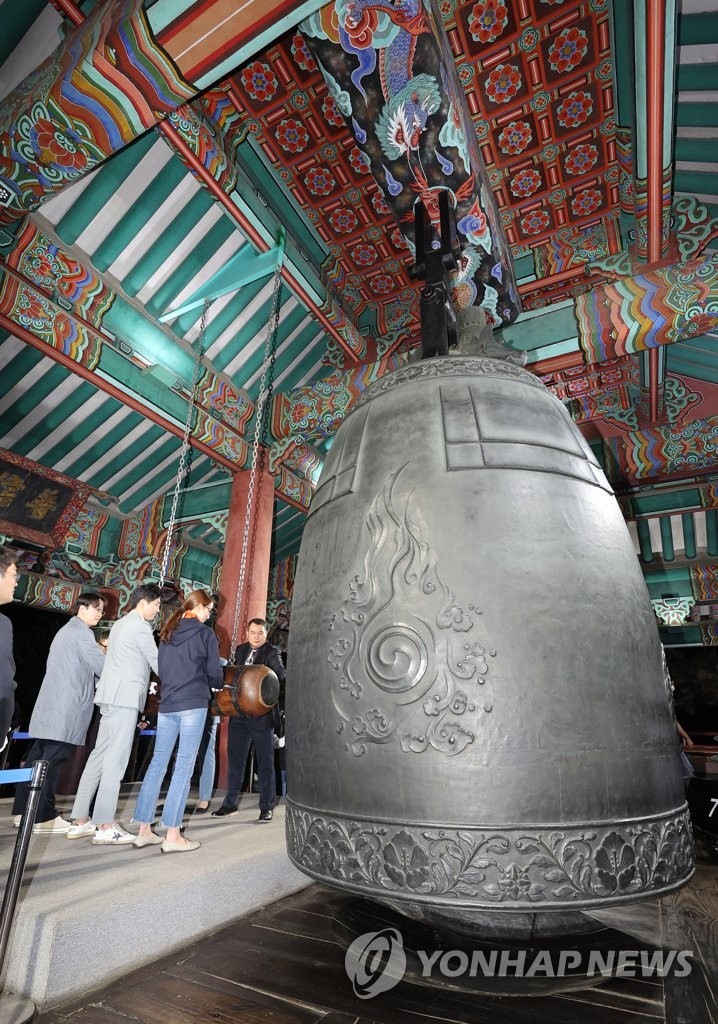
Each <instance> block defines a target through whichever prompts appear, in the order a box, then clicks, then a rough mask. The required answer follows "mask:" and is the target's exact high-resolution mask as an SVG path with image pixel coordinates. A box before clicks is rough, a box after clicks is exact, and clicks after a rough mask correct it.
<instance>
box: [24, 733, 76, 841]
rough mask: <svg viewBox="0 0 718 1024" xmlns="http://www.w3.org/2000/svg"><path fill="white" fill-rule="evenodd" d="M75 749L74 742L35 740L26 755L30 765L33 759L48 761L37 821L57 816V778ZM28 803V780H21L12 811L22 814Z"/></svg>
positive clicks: (29, 765) (26, 761) (27, 762)
mask: <svg viewBox="0 0 718 1024" xmlns="http://www.w3.org/2000/svg"><path fill="white" fill-rule="evenodd" d="M75 749H76V745H75V744H74V743H64V742H63V741H62V740H35V741H34V743H33V745H32V746H31V747H30V749H29V750H28V752H27V754H26V755H25V764H26V765H27V766H28V767H31V766H32V762H33V761H47V762H48V765H47V777H46V779H45V785H44V786H43V787H42V792H41V793H40V799H39V801H38V805H37V815H36V816H35V821H53V820H54V819H55V818H56V817H57V808H56V807H55V790H56V789H57V780H58V779H59V778H60V769H61V768H62V766H63V764H64V763H65V761H68V760H69V758H70V755H71V754H72V752H73V751H74V750H75ZM26 803H27V782H20V783H18V785H17V786H16V787H15V800H14V801H13V805H12V813H13V814H22V813H23V811H24V810H25V804H26Z"/></svg>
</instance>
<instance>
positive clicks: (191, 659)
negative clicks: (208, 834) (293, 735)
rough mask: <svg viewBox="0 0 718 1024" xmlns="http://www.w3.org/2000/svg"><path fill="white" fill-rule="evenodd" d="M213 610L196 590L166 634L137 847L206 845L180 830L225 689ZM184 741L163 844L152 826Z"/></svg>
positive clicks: (181, 849) (174, 849)
mask: <svg viewBox="0 0 718 1024" xmlns="http://www.w3.org/2000/svg"><path fill="white" fill-rule="evenodd" d="M213 607H214V603H213V601H212V597H211V595H210V594H208V593H207V591H206V590H193V591H192V593H191V594H190V595H189V596H188V597H187V598H186V599H185V602H184V604H183V605H182V607H181V608H180V609H179V610H178V611H176V612H175V613H174V615H173V616H172V618H171V619H170V620H169V622H168V623H167V625H166V626H165V627H164V629H163V630H162V631H161V633H160V649H159V672H158V675H159V677H160V703H159V713H158V715H157V735H156V736H155V751H154V754H153V756H152V761H151V762H150V765H149V767H148V769H147V772H146V773H145V778H144V782H143V783H142V788H141V789H140V795H139V796H138V798H137V806H136V807H135V813H134V816H133V820H134V821H136V822H139V824H140V829H139V833H138V835H137V838H136V839H135V841H134V843H133V845H134V846H137V847H143V846H152V845H155V844H159V843H161V844H162V852H163V853H186V852H188V851H190V850H196V849H197V847H198V846H199V845H200V844H199V842H198V841H197V840H191V839H185V838H184V837H183V836H182V835H181V834H180V825H181V824H182V815H183V814H184V809H185V804H186V803H187V795H188V793H189V787H190V780H191V778H192V769H193V767H194V763H195V759H196V757H197V749H198V747H199V743H200V740H201V738H202V730H203V728H204V723H205V719H206V717H207V708H208V706H209V700H210V698H211V696H212V693H211V690H212V689H220V688H221V687H222V686H223V684H224V678H223V674H222V665H221V663H220V660H219V645H218V643H217V637H216V636H215V635H214V633H213V632H212V630H211V629H210V628H209V626H207V625H205V623H206V622H207V619H208V618H209V616H210V614H211V612H212V608H213ZM178 736H179V749H178V751H177V756H176V758H175V764H174V769H173V771H172V779H171V780H170V787H169V790H168V792H167V797H166V799H165V805H164V809H163V811H162V821H163V822H164V824H165V825H166V826H167V837H166V839H165V840H164V841H163V840H162V837H161V836H158V835H157V834H156V833H154V832H153V831H152V827H151V826H152V822H153V821H154V817H155V811H156V809H157V800H158V798H159V795H160V787H161V785H162V780H163V779H164V776H165V772H166V771H167V765H168V764H169V760H170V757H171V756H172V751H173V750H174V747H175V743H176V742H177V737H178Z"/></svg>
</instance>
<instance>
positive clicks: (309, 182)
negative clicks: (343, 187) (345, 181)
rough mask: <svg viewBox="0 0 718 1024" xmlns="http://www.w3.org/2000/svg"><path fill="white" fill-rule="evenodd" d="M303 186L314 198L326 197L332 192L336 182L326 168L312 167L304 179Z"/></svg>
mask: <svg viewBox="0 0 718 1024" xmlns="http://www.w3.org/2000/svg"><path fill="white" fill-rule="evenodd" d="M304 184H305V185H306V186H307V188H308V189H309V191H310V192H312V193H313V194H314V195H315V196H328V195H329V194H330V193H331V192H333V191H334V188H335V186H336V181H335V180H334V178H333V177H332V174H331V172H330V171H329V169H328V168H327V167H312V168H310V170H309V172H308V174H307V175H306V177H305V179H304Z"/></svg>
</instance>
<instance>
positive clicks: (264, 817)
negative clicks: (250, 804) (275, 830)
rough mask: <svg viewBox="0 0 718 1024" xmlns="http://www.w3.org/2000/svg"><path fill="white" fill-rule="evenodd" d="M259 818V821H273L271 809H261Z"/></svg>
mask: <svg viewBox="0 0 718 1024" xmlns="http://www.w3.org/2000/svg"><path fill="white" fill-rule="evenodd" d="M258 820H259V821H271V820H272V812H271V811H260V812H259V818H258Z"/></svg>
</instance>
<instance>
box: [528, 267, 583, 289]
mask: <svg viewBox="0 0 718 1024" xmlns="http://www.w3.org/2000/svg"><path fill="white" fill-rule="evenodd" d="M585 274H586V268H585V266H580V267H572V268H570V269H569V270H560V271H559V272H558V274H551V275H550V276H549V277H542V278H541V279H540V280H538V281H527V282H526V283H525V284H520V285H519V286H518V292H519V295H530V294H531V293H532V292H537V291H542V290H543V289H544V288H550V287H551V286H552V285H555V284H562V283H563V282H564V281H571V280H572V279H573V278H574V277H583V276H584V275H585Z"/></svg>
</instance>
